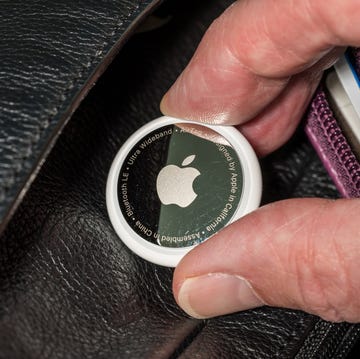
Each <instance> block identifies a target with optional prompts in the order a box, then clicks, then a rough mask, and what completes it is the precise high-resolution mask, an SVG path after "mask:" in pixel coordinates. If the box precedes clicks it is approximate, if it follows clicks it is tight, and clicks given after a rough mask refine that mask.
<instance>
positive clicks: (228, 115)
mask: <svg viewBox="0 0 360 359" xmlns="http://www.w3.org/2000/svg"><path fill="white" fill-rule="evenodd" d="M352 3H354V1H352ZM244 4H245V5H244ZM331 4H334V7H331ZM349 4H350V2H349V1H347V0H345V1H344V2H340V1H338V0H337V1H335V0H329V1H328V2H326V1H325V0H319V1H316V2H314V1H313V2H311V1H309V0H307V1H306V0H305V1H302V2H298V1H295V0H291V1H288V0H257V2H256V0H250V1H246V0H243V1H241V2H236V3H234V4H233V6H232V7H231V8H232V10H231V12H230V13H228V14H229V15H230V17H231V19H230V21H227V20H226V19H224V18H221V19H219V20H217V22H216V25H215V26H213V27H212V33H213V34H214V36H215V37H216V39H215V40H216V43H211V38H210V37H207V38H206V39H205V41H204V48H203V50H204V49H205V52H206V54H205V55H204V53H202V54H201V51H202V50H200V52H198V53H197V55H196V61H197V62H198V63H197V64H196V65H197V68H196V71H198V72H199V73H201V71H203V73H202V76H203V78H201V80H202V81H206V84H204V92H205V93H204V94H202V93H199V92H198V91H196V90H202V89H200V88H199V83H201V84H202V82H201V80H200V82H198V81H197V79H196V78H192V79H190V81H192V84H191V85H192V87H193V88H186V95H187V96H189V98H188V99H185V100H186V102H185V105H184V106H183V107H182V108H181V109H180V111H179V113H180V114H181V111H188V113H190V114H191V113H192V111H193V113H195V116H196V118H199V117H203V118H205V119H208V118H209V119H211V120H212V123H214V122H215V119H214V116H215V115H216V113H215V111H217V110H220V112H221V113H220V117H221V119H220V121H222V123H223V122H225V121H229V122H228V123H230V121H232V123H234V121H235V122H236V121H239V122H240V121H247V120H248V119H249V118H250V117H251V115H253V114H254V113H258V114H259V115H257V117H256V118H255V120H254V121H251V122H249V123H246V125H243V126H239V127H241V128H242V129H246V130H245V135H246V136H247V134H249V136H248V138H249V139H250V142H251V143H252V144H253V145H254V146H255V147H256V150H257V151H258V148H260V147H261V146H263V147H261V151H262V153H268V152H269V151H271V150H273V149H274V148H276V147H278V146H279V145H280V144H281V143H283V142H284V141H285V140H286V139H287V136H288V133H290V132H291V133H292V132H293V126H294V122H296V121H297V120H298V119H299V118H300V112H302V111H303V110H304V107H305V106H306V104H307V103H308V102H309V100H310V98H311V93H312V92H313V90H314V88H315V87H316V84H317V82H318V80H319V78H318V77H317V75H318V76H319V73H320V72H321V71H322V69H324V68H327V67H329V65H330V64H331V63H332V62H333V61H334V59H335V55H336V54H335V52H337V51H339V48H335V47H334V45H333V44H332V42H331V41H329V39H330V38H331V36H332V37H333V38H334V36H333V35H332V31H333V30H334V29H335V28H334V27H333V26H334V22H335V21H336V22H339V20H340V19H344V17H345V15H344V14H345V13H346V14H348V16H349V19H354V18H356V14H357V13H359V7H358V8H357V9H353V10H352V12H353V13H350V10H349V9H350V8H351V6H349ZM235 6H237V7H238V8H237V9H236V8H235ZM341 6H342V7H346V8H347V10H346V11H345V12H344V13H342V14H341V13H340V11H339V10H340V7H341ZM247 8H248V10H249V13H248V14H246V13H244V10H246V9H247ZM281 8H282V9H283V11H282V12H281V11H280V10H281ZM321 8H322V11H320V10H321ZM261 10H262V12H261ZM355 10H356V11H355ZM228 11H230V10H228ZM257 12H258V13H259V16H258V17H257V16H250V15H251V14H255V15H256V13H257ZM265 12H267V15H266V14H265ZM337 12H339V16H337V14H336V13H337ZM269 14H271V15H272V16H269ZM334 14H335V16H334ZM237 16H238V17H239V18H240V21H239V19H236V18H237ZM246 16H247V17H246ZM265 16H268V21H265V20H266V17H265ZM332 18H333V19H334V20H333V21H329V20H331V19H332ZM235 20H237V24H235ZM295 20H298V21H295ZM342 23H343V27H342V28H341V29H340V30H339V31H338V33H339V34H340V35H342V36H343V35H346V36H343V37H342V39H346V37H354V35H355V33H356V32H357V31H359V29H354V31H349V30H348V33H344V31H345V30H344V29H345V28H349V24H350V25H351V20H349V21H348V23H346V21H345V22H344V21H342ZM222 24H223V26H222ZM232 25H234V27H233V26H232ZM225 26H226V28H225ZM244 27H246V28H244ZM279 29H280V31H279ZM281 29H285V30H286V31H281ZM226 30H227V31H229V30H230V37H231V38H230V41H229V39H228V41H227V39H226V38H225V37H224V36H225V32H226ZM260 35H261V36H260ZM292 35H294V36H292ZM269 38H271V39H272V40H273V41H272V42H273V44H271V43H270V42H269V41H268V39H269ZM296 38H297V39H298V40H299V41H295V40H296ZM358 38H359V37H358ZM292 39H293V40H292ZM359 39H360V38H359ZM262 41H263V42H262ZM338 41H339V38H335V40H334V41H333V43H334V44H336V45H338V44H339V43H338ZM217 44H219V46H218V47H216V46H214V45H217ZM228 45H229V46H228ZM235 45H236V46H235ZM237 46H239V47H240V48H237ZM256 46H258V48H257V47H256ZM219 47H220V48H219ZM241 47H242V48H241ZM294 47H295V48H296V51H295V50H293V49H294ZM233 48H234V49H236V48H237V52H233ZM223 49H224V51H223ZM279 49H281V51H279ZM276 50H277V51H276ZM284 51H285V52H284ZM220 52H221V53H220ZM272 52H275V54H272ZM284 54H286V56H284ZM237 55H238V59H239V61H236V57H237ZM324 55H325V56H324ZM207 57H210V58H207ZM307 58H309V60H308V61H307V60H306V59H307ZM274 60H278V61H277V62H276V61H274ZM208 61H210V62H209V63H208ZM261 61H267V63H265V64H262V63H261ZM304 63H305V64H304ZM217 66H219V67H220V68H221V70H220V71H218V70H217ZM252 68H254V69H255V74H252ZM258 68H260V71H256V70H258ZM279 68H280V70H279ZM303 68H306V69H307V70H305V71H303V72H302V74H301V76H303V77H302V78H301V79H300V74H299V77H298V78H297V77H296V76H298V75H295V76H294V75H292V77H291V78H290V77H288V78H286V80H287V82H286V83H281V82H277V81H279V80H283V78H285V75H284V74H287V73H291V74H292V73H293V72H294V71H295V72H296V71H299V69H300V70H301V69H303ZM249 69H250V70H249ZM284 69H285V70H284ZM238 71H239V73H240V74H239V80H238V79H237V77H236V73H237V72H238ZM262 71H263V72H265V73H270V75H269V77H270V78H264V77H260V76H259V74H262ZM266 71H267V72H266ZM215 72H217V76H216V74H215ZM195 75H196V74H195ZM207 75H209V76H210V77H211V76H212V75H213V76H212V77H213V78H209V77H207ZM187 76H192V73H191V71H190V72H187ZM199 79H200V78H199ZM184 81H185V82H184V83H186V81H187V80H184ZM237 81H239V83H241V84H242V86H243V89H238V88H236V82H237ZM217 83H218V86H216V85H217ZM226 84H228V87H227V85H226ZM234 86H235V89H232V88H233V87H234ZM277 86H279V88H280V90H281V91H279V93H280V96H279V94H276V90H277V89H278V88H277ZM211 88H213V91H215V92H216V91H217V93H218V96H216V95H215V94H214V93H213V92H209V91H211ZM244 89H248V91H249V94H248V95H247V96H248V97H246V96H245V95H243V96H242V97H241V98H240V97H237V96H236V95H237V94H241V93H242V91H244ZM253 89H255V91H253ZM223 90H224V91H223ZM272 91H273V93H271V99H270V100H269V104H266V103H264V101H262V102H261V103H260V101H259V102H257V100H258V99H259V98H260V97H261V98H262V99H263V97H262V96H263V93H267V92H272ZM222 92H223V93H222ZM179 93H180V92H179ZM285 93H286V94H288V93H291V96H285V95H284V94H285ZM194 94H195V95H197V96H198V98H197V99H196V100H197V101H198V102H197V103H196V105H195V107H194V108H188V107H189V106H188V104H190V105H191V104H192V103H193V100H194ZM206 95H208V97H206ZM190 96H192V97H190ZM201 96H204V97H203V98H201ZM265 96H266V95H265ZM217 97H218V98H219V101H218V103H219V104H220V105H219V104H217V103H216V99H217ZM253 98H254V99H253ZM273 98H274V99H275V100H272V99H273ZM179 99H180V101H181V98H179ZM209 99H211V100H212V101H210V102H212V103H210V104H209V107H206V103H205V102H206V101H208V100H209ZM265 99H266V98H265ZM222 100H224V101H223V102H222ZM237 100H238V102H237ZM172 101H173V103H176V101H177V99H173V100H172ZM200 101H202V102H201V103H200ZM250 101H251V102H250ZM265 102H266V101H265ZM244 103H245V105H246V104H247V103H248V104H249V106H248V112H247V113H245V112H244V107H242V106H244ZM237 104H238V105H239V107H240V108H237ZM258 104H260V107H261V106H262V107H261V108H262V110H261V109H259V106H258ZM179 105H180V106H181V102H180V103H179ZM252 105H253V106H252ZM216 106H217V107H218V108H216ZM241 107H242V108H241ZM264 108H265V110H264ZM241 111H243V114H245V116H247V118H245V116H244V117H242V118H241V119H240V120H239V119H238V118H236V116H238V115H240V116H241V115H242V113H241ZM249 111H250V112H251V113H250V112H249ZM256 111H258V112H256ZM202 112H203V113H202ZM249 113H250V115H249ZM170 114H171V113H170ZM284 117H285V119H284ZM234 119H235V120H234ZM286 121H287V122H286ZM290 121H291V122H290ZM246 132H247V133H246ZM293 201H294V202H293V204H291V203H287V204H281V205H280V207H277V205H274V206H273V207H272V208H271V210H270V211H269V212H261V210H260V211H259V212H258V213H259V214H257V213H256V212H255V213H253V214H251V215H250V217H247V218H243V219H241V221H243V222H240V223H244V225H241V224H240V225H239V224H238V225H236V224H235V225H233V226H232V227H230V228H229V229H228V230H227V231H226V230H225V232H221V233H220V234H219V235H218V236H217V239H219V240H218V241H215V242H217V243H216V244H214V245H213V246H212V244H211V240H210V241H208V242H207V243H206V244H204V245H205V246H204V247H202V246H199V247H197V248H196V249H195V255H193V253H194V252H193V253H191V254H190V257H188V258H191V259H190V260H188V261H186V259H185V261H184V262H183V263H184V266H181V264H180V269H179V271H178V276H177V278H176V279H175V280H176V281H180V280H182V279H183V276H186V275H187V273H189V274H191V275H194V274H196V273H207V271H209V272H216V271H217V269H219V270H221V269H223V270H224V272H225V271H226V272H227V271H228V272H234V273H236V272H239V273H240V272H241V274H244V276H245V277H249V278H247V279H248V281H251V285H255V286H256V289H257V292H260V293H261V294H262V297H266V299H269V298H270V299H271V300H269V301H273V305H284V304H285V305H286V306H287V305H288V304H290V306H291V307H293V308H302V309H307V310H308V311H310V312H312V313H315V314H320V315H321V316H323V317H324V318H326V319H330V320H335V321H339V320H340V319H347V320H350V321H354V320H355V321H356V320H358V318H359V315H358V314H357V313H359V309H360V308H359V307H360V303H359V302H358V301H357V300H356V301H355V302H354V300H353V301H351V298H354V297H355V298H358V297H359V294H360V293H359V292H360V288H359V284H360V283H359V279H358V277H356V274H358V273H359V272H358V268H357V265H356V263H357V261H358V259H359V250H360V244H356V243H355V242H356V240H358V239H359V238H360V229H359V228H357V227H356V223H353V222H354V220H353V219H351V215H352V216H353V217H355V215H357V214H358V213H360V211H359V209H360V208H359V207H360V206H359V205H355V204H354V205H353V202H350V201H349V202H347V203H344V202H343V201H342V200H340V201H339V202H337V203H336V204H335V203H334V202H333V201H330V202H325V201H324V202H321V201H320V200H314V202H311V201H312V200H311V199H305V200H304V201H303V202H299V201H296V200H293ZM359 204H360V202H359ZM311 206H312V209H311ZM340 207H343V208H340ZM301 212H303V213H301ZM292 214H297V215H298V218H294V219H293V218H292ZM271 221H272V222H271ZM276 224H279V226H278V227H276ZM344 224H346V225H345V226H344ZM235 231H236V232H237V233H235ZM337 241H339V242H337ZM221 243H222V244H223V247H221ZM358 243H359V242H358ZM200 248H204V250H203V251H201V250H200V251H199V252H196V250H197V249H200ZM235 249H236V250H238V251H236V250H235ZM197 253H198V254H197ZM201 254H202V255H201ZM218 254H221V258H217V255H218ZM259 255H260V257H259ZM225 256H227V257H225ZM261 256H262V257H261ZM203 257H205V258H203ZM209 257H210V258H212V260H211V261H210V263H207V260H206V258H209ZM227 258H228V260H226V259H227ZM224 259H225V260H224ZM254 266H256V267H255V268H254ZM186 267H188V268H189V270H188V272H187V268H186ZM178 268H179V267H178ZM276 276H277V277H276ZM294 277H295V278H294ZM256 284H258V285H256ZM175 285H179V283H178V282H177V283H175ZM239 309H240V308H239Z"/></svg>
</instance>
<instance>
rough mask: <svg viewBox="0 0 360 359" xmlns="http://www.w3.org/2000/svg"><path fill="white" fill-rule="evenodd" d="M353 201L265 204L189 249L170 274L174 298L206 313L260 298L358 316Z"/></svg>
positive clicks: (250, 304) (359, 248)
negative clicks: (172, 276) (191, 249)
mask: <svg viewBox="0 0 360 359" xmlns="http://www.w3.org/2000/svg"><path fill="white" fill-rule="evenodd" d="M359 213H360V201H359V200H356V199H354V200H337V201H329V200H321V199H298V200H287V201H282V202H278V203H274V204H271V205H267V206H265V207H263V208H261V209H259V210H258V211H256V212H253V213H252V214H250V215H248V216H246V217H244V218H242V219H240V220H239V221H237V222H235V223H234V224H232V225H230V226H228V227H227V228H225V229H224V230H223V231H222V232H220V233H219V234H217V235H216V236H214V237H212V238H211V239H209V240H208V241H206V242H205V243H203V244H202V245H200V246H198V247H196V248H195V249H194V250H193V251H191V252H190V253H189V254H188V255H187V256H186V257H185V258H184V259H183V260H182V261H181V262H180V264H179V265H178V267H177V268H176V270H175V274H174V285H173V289H174V294H175V298H176V299H177V302H178V304H179V305H180V306H181V307H182V308H183V309H184V310H185V311H186V312H187V313H188V314H190V315H191V316H194V317H197V318H207V317H213V316H217V315H222V314H228V313H232V312H236V311H241V310H246V309H250V308H254V307H258V306H261V305H264V304H266V305H270V306H279V307H288V308H293V309H302V310H304V311H307V312H309V313H313V314H316V315H318V316H320V317H322V318H323V319H325V320H330V321H349V322H358V321H360V302H359V300H358V299H359V298H360V267H359V265H358V263H359V261H360V229H359V225H358V220H357V216H359Z"/></svg>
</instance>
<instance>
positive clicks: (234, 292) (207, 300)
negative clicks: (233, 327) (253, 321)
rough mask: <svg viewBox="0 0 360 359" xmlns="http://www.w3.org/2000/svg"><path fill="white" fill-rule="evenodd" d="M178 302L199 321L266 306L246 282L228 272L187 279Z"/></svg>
mask: <svg viewBox="0 0 360 359" xmlns="http://www.w3.org/2000/svg"><path fill="white" fill-rule="evenodd" d="M178 302H179V305H180V307H181V308H182V309H183V310H184V311H185V312H186V313H187V314H189V315H190V316H192V317H194V318H198V319H205V318H211V317H216V316H218V315H223V314H229V313H234V312H237V311H241V310H247V309H251V308H255V307H259V306H262V305H264V303H263V302H262V301H261V300H260V298H259V297H258V296H257V295H255V293H254V291H253V289H252V288H251V286H250V284H249V283H248V282H247V281H246V280H245V279H243V278H241V277H239V276H235V275H230V274H224V273H211V274H207V275H203V276H199V277H194V278H189V279H186V280H185V281H184V283H183V284H182V286H181V288H180V291H179V294H178Z"/></svg>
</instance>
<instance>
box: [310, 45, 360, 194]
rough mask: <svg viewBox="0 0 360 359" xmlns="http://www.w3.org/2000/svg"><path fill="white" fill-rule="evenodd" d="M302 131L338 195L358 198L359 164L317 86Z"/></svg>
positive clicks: (359, 59) (357, 54) (358, 60)
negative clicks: (327, 173) (304, 132)
mask: <svg viewBox="0 0 360 359" xmlns="http://www.w3.org/2000/svg"><path fill="white" fill-rule="evenodd" d="M351 57H352V60H353V63H354V65H355V68H356V71H357V72H358V73H359V70H360V51H359V50H358V49H354V50H352V51H351ZM305 131H306V133H307V135H308V137H309V139H310V141H311V143H312V145H313V146H314V148H315V150H316V152H317V153H318V155H319V157H320V159H321V160H322V162H323V163H324V166H325V168H326V169H327V171H328V172H329V174H330V176H331V178H332V179H333V181H334V183H335V185H336V187H337V188H338V190H339V192H340V194H341V195H342V196H343V197H345V198H354V197H360V164H359V161H358V159H357V158H356V156H355V154H354V153H353V150H352V148H351V147H350V145H349V143H348V141H347V139H346V137H345V136H344V134H343V131H342V130H341V128H340V127H339V125H338V123H337V120H336V118H335V116H334V113H333V111H332V110H331V108H330V106H329V102H328V101H327V99H326V95H325V92H324V90H323V89H322V88H321V87H320V88H319V89H318V91H317V93H316V95H315V97H314V99H313V102H312V104H311V106H310V111H309V113H308V117H307V121H306V127H305Z"/></svg>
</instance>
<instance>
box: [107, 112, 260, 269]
mask: <svg viewBox="0 0 360 359" xmlns="http://www.w3.org/2000/svg"><path fill="white" fill-rule="evenodd" d="M261 190H262V184H261V172H260V167H259V163H258V160H257V158H256V155H255V153H254V151H253V149H252V148H251V146H250V145H249V143H248V142H247V140H246V139H245V138H244V137H243V136H242V135H241V134H240V132H239V131H238V130H237V129H235V128H234V127H231V126H212V125H206V124H199V123H195V122H190V121H185V120H181V119H176V118H171V117H167V116H164V117H160V118H158V119H156V120H154V121H152V122H150V123H148V124H147V125H145V126H143V127H142V128H140V129H139V130H138V131H137V132H135V133H134V134H133V135H132V136H131V137H130V138H129V139H128V140H127V141H126V142H125V143H124V145H123V146H122V147H121V149H120V150H119V152H118V154H117V155H116V157H115V159H114V162H113V164H112V166H111V169H110V173H109V177H108V181H107V188H106V202H107V208H108V212H109V217H110V220H111V223H112V224H113V226H114V228H115V231H116V232H117V234H118V236H119V237H120V238H121V240H122V241H123V242H124V243H125V244H126V245H127V246H128V247H129V248H130V249H131V250H132V251H133V252H135V253H136V254H138V255H139V256H141V257H143V258H144V259H146V260H149V261H151V262H153V263H156V264H160V265H164V266H168V267H175V266H176V265H177V264H178V262H179V261H180V260H181V258H182V257H183V256H184V255H185V254H186V253H187V252H188V251H190V250H191V249H192V248H193V247H194V246H196V245H198V244H200V243H202V242H203V241H205V240H206V239H208V238H209V237H211V236H213V235H214V234H215V233H217V232H218V231H219V230H220V229H222V228H224V227H225V226H226V225H228V224H229V223H231V222H233V221H235V220H236V219H239V218H240V217H242V216H244V215H245V214H247V213H249V212H251V211H253V210H254V209H256V208H257V207H258V206H259V203H260V199H261Z"/></svg>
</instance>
